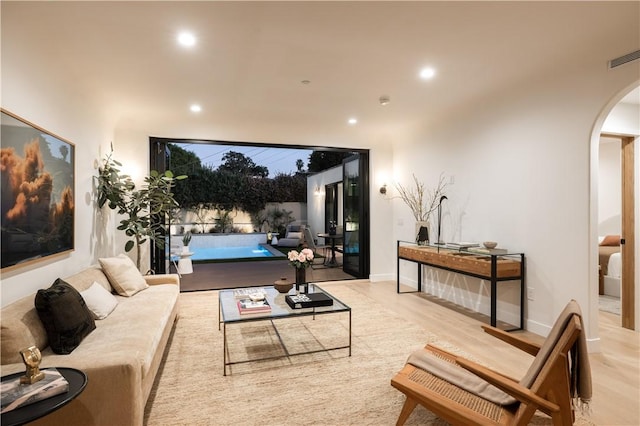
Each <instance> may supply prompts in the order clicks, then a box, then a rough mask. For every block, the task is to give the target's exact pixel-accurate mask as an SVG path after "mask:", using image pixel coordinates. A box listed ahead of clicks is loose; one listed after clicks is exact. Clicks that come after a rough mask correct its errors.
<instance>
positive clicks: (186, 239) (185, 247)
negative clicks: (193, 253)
mask: <svg viewBox="0 0 640 426" xmlns="http://www.w3.org/2000/svg"><path fill="white" fill-rule="evenodd" d="M190 243H191V231H187V232H185V234H184V235H183V236H182V252H183V253H189V244H190Z"/></svg>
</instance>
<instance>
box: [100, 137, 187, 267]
mask: <svg viewBox="0 0 640 426" xmlns="http://www.w3.org/2000/svg"><path fill="white" fill-rule="evenodd" d="M121 167H122V163H120V162H118V161H116V160H115V159H113V148H112V150H111V152H110V153H109V155H108V156H107V157H106V158H105V159H104V160H103V163H102V166H101V167H99V169H98V176H95V180H96V189H97V195H98V207H99V208H102V207H103V206H104V205H105V204H106V205H107V206H108V207H109V208H110V209H112V210H116V211H117V212H118V214H120V215H122V216H123V217H122V219H121V220H120V225H119V226H118V228H117V229H118V230H120V231H124V233H125V234H126V235H127V237H129V238H130V239H129V240H128V241H127V242H126V244H125V251H127V252H129V251H131V250H132V249H133V248H134V246H135V247H136V266H137V267H138V269H140V258H141V246H142V244H144V243H145V242H146V241H147V240H149V241H152V242H153V243H154V244H155V245H156V246H157V247H159V248H163V247H164V243H165V241H164V235H165V229H164V224H165V220H164V219H166V218H167V217H168V215H170V212H171V209H174V208H176V207H179V206H178V202H177V201H176V200H175V198H174V197H173V192H172V188H173V187H174V186H175V181H176V180H181V179H186V176H174V175H173V173H172V172H171V171H170V170H167V171H166V172H164V173H159V172H157V171H156V170H151V172H150V173H149V175H148V176H146V177H145V178H144V184H143V185H142V186H141V188H136V185H135V183H134V182H133V180H132V179H131V177H130V176H129V175H125V174H122V172H121V170H120V169H121ZM158 219H160V220H158Z"/></svg>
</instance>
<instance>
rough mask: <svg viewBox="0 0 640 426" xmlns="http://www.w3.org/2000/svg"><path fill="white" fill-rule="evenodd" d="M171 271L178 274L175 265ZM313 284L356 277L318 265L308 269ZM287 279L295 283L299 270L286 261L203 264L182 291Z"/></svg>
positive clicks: (185, 281)
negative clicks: (296, 271) (296, 270)
mask: <svg viewBox="0 0 640 426" xmlns="http://www.w3.org/2000/svg"><path fill="white" fill-rule="evenodd" d="M336 258H337V260H338V262H339V263H340V264H341V263H342V256H341V254H340V253H336ZM171 272H175V269H174V268H173V265H172V266H171ZM306 272H307V280H308V281H309V282H321V281H337V280H352V279H355V278H354V277H353V276H351V275H349V274H347V273H345V272H344V271H343V270H342V267H338V268H327V267H325V266H323V265H317V266H314V267H313V268H307V270H306ZM282 277H286V278H287V279H288V280H290V281H291V282H295V270H294V268H293V267H292V266H291V265H289V262H288V261H287V260H286V259H285V260H271V261H255V262H227V263H199V264H194V265H193V273H192V274H184V275H182V279H181V281H180V287H181V291H200V290H219V289H225V288H235V287H253V286H265V285H271V284H273V283H274V281H277V280H279V279H280V278H282Z"/></svg>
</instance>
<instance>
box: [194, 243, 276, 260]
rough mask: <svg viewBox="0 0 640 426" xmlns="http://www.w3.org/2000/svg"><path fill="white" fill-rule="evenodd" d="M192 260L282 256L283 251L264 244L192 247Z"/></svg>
mask: <svg viewBox="0 0 640 426" xmlns="http://www.w3.org/2000/svg"><path fill="white" fill-rule="evenodd" d="M191 251H192V252H193V256H192V257H191V259H192V260H218V259H247V258H263V257H276V256H277V257H281V256H284V254H283V253H280V252H279V251H277V250H275V249H273V248H271V247H269V246H264V245H262V244H257V245H254V246H248V247H192V248H191Z"/></svg>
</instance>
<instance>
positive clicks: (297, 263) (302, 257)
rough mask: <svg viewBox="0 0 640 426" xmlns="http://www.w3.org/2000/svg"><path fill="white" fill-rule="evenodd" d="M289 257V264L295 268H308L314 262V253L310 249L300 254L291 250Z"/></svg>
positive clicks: (303, 250)
mask: <svg viewBox="0 0 640 426" xmlns="http://www.w3.org/2000/svg"><path fill="white" fill-rule="evenodd" d="M287 257H288V258H289V263H290V264H291V266H293V267H294V268H298V269H301V268H308V267H309V266H311V263H312V262H313V251H311V250H309V249H308V248H306V249H302V250H301V251H300V252H298V251H296V250H291V251H289V253H288V254H287Z"/></svg>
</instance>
